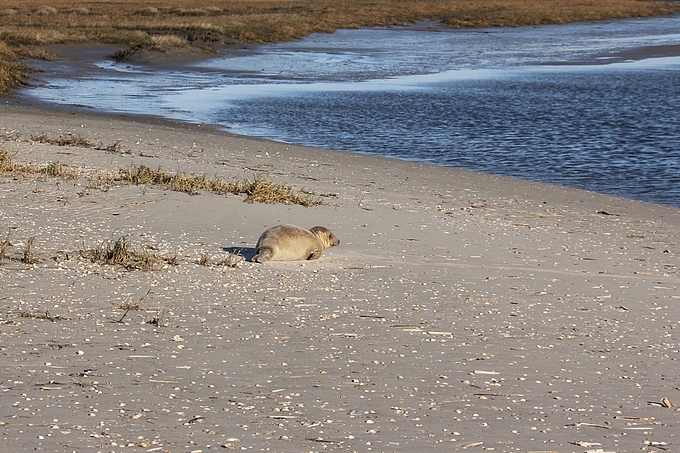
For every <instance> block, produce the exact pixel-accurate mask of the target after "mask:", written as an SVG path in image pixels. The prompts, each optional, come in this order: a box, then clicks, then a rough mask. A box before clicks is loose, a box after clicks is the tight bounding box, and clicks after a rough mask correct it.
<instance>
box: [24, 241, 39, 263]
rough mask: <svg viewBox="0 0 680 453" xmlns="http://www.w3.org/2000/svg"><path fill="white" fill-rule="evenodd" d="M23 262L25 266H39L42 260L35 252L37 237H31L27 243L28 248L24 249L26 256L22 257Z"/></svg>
mask: <svg viewBox="0 0 680 453" xmlns="http://www.w3.org/2000/svg"><path fill="white" fill-rule="evenodd" d="M21 262H22V263H24V264H37V263H39V262H40V258H38V255H37V254H36V251H35V236H33V237H30V238H29V239H28V241H26V247H24V254H23V256H22V257H21Z"/></svg>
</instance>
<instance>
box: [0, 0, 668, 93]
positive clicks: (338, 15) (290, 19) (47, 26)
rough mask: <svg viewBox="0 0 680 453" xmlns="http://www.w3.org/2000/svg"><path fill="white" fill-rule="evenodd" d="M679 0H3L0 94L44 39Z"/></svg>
mask: <svg viewBox="0 0 680 453" xmlns="http://www.w3.org/2000/svg"><path fill="white" fill-rule="evenodd" d="M679 10H680V4H679V3H669V2H664V1H640V0H609V1H606V2H593V1H590V0H567V1H561V2H554V1H552V0H532V1H527V0H503V1H498V0H449V1H441V0H404V1H402V0H375V1H361V2H359V1H345V2H337V1H331V0H314V1H312V0H286V1H279V0H276V1H275V0H243V1H214V0H195V1H191V2H189V1H187V0H168V1H163V2H144V3H140V2H138V1H133V0H120V1H117V2H113V1H102V2H96V3H93V2H87V1H79V0H53V1H51V2H49V5H47V2H45V1H44V0H8V1H5V2H3V4H2V6H1V7H0V95H7V94H9V93H10V92H11V91H12V89H13V88H15V87H16V86H18V85H20V84H22V83H24V82H25V80H26V77H27V76H28V74H29V73H30V72H31V71H33V70H34V69H32V68H31V66H29V65H27V64H26V63H25V62H26V60H30V59H32V58H38V59H50V58H53V55H52V53H51V52H50V51H49V50H48V49H47V48H46V46H49V45H51V44H67V43H71V44H74V43H75V44H78V43H92V42H99V43H107V44H117V45H119V46H120V50H119V51H118V52H117V53H116V58H118V59H121V60H122V59H125V58H126V56H128V55H129V54H130V53H133V52H135V51H136V50H138V49H141V48H143V49H148V50H152V51H159V52H171V51H175V52H177V51H187V50H191V51H194V52H214V51H215V49H216V48H219V47H220V46H223V45H226V44H235V43H265V42H278V41H285V40H292V39H297V38H300V37H303V36H306V35H308V34H310V33H315V32H321V33H332V32H333V31H334V30H336V29H339V28H357V27H366V26H378V25H407V24H411V23H414V22H416V21H422V20H437V21H441V22H442V23H444V24H446V25H447V26H450V27H460V28H462V27H504V26H522V25H540V24H560V23H568V22H578V21H592V20H604V19H614V18H629V17H648V16H658V15H665V14H673V13H674V12H677V11H679Z"/></svg>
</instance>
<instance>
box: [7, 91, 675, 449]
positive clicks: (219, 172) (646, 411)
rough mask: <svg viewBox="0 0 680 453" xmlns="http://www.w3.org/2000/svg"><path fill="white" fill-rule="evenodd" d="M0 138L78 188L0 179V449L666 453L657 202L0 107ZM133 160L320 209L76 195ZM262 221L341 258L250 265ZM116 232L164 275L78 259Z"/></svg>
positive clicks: (668, 315)
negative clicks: (93, 178) (29, 255)
mask: <svg viewBox="0 0 680 453" xmlns="http://www.w3.org/2000/svg"><path fill="white" fill-rule="evenodd" d="M41 134H45V135H46V136H48V137H51V138H54V139H57V138H59V137H60V136H61V137H67V136H69V135H70V136H77V137H82V138H84V139H86V140H87V141H89V142H91V143H95V144H102V145H103V146H101V147H99V148H106V147H110V145H114V144H117V145H116V146H115V149H116V152H109V151H106V150H104V149H95V148H92V147H90V148H76V147H72V146H57V145H52V144H45V143H38V142H36V141H35V140H32V137H36V136H38V135H41ZM0 137H4V141H0V148H1V149H2V150H5V151H7V152H9V153H10V154H11V156H12V159H13V161H17V162H31V163H49V162H55V161H58V162H60V163H63V164H68V165H70V166H73V168H75V169H78V171H79V172H81V173H82V176H80V177H79V178H78V179H77V180H63V179H59V178H54V177H50V178H45V177H43V176H37V175H27V176H26V175H24V176H16V177H13V176H2V177H0V240H2V239H4V238H5V236H6V234H7V233H8V232H9V237H10V242H11V247H9V249H8V255H9V256H8V258H6V259H4V260H2V261H0V301H1V303H0V307H1V309H2V312H1V316H0V353H1V357H2V361H3V363H2V366H1V368H0V369H1V370H2V379H1V380H0V381H1V383H0V432H1V433H2V439H3V440H2V444H3V446H4V447H3V449H5V450H6V451H29V450H31V451H48V452H100V451H101V452H125V451H149V452H151V451H159V452H165V451H167V452H208V451H223V450H247V451H271V452H291V453H293V452H317V451H348V452H354V451H356V452H368V451H375V452H424V451H427V452H430V451H433V452H434V451H473V452H474V451H496V452H559V453H567V452H618V453H624V452H636V451H645V452H655V451H656V452H662V451H678V448H680V447H679V445H680V439H679V437H680V436H679V435H678V433H679V432H680V431H679V429H678V420H679V419H678V416H679V414H680V413H679V412H678V407H680V382H679V379H680V377H679V376H680V364H679V363H678V358H679V357H680V345H679V338H678V335H679V329H680V307H679V305H680V275H679V274H678V265H679V264H680V259H679V254H680V247H679V246H678V241H679V240H680V210H678V209H676V208H671V207H667V206H660V205H654V204H649V203H643V202H637V201H632V200H628V199H623V198H615V197H610V196H605V195H599V194H595V193H591V192H585V191H580V190H576V189H571V188H564V187H557V186H551V185H546V184H538V183H533V182H526V181H521V180H515V179H508V178H502V177H496V176H489V175H484V174H478V173H473V172H467V171H461V170H457V169H452V168H443V167H436V166H432V165H426V164H421V163H413V162H404V161H397V160H390V159H384V158H378V157H372V156H367V155H361V154H355V153H349V152H342V151H328V150H320V149H313V148H305V147H299V146H294V145H288V144H282V143H275V142H270V141H265V140H258V139H251V138H246V137H239V136H234V135H230V134H227V133H224V132H221V131H216V130H214V129H211V128H209V127H202V126H196V125H185V124H179V123H173V122H171V121H161V120H154V119H143V118H133V117H127V116H103V115H94V114H92V115H88V114H84V113H69V112H66V111H58V110H42V109H40V108H36V107H26V106H23V107H22V106H16V105H9V104H3V105H2V106H0ZM131 164H132V165H146V166H148V167H150V168H154V169H155V168H158V167H162V168H164V169H165V170H167V171H171V172H182V173H185V174H187V175H190V174H206V175H207V176H209V177H212V176H215V175H216V176H219V177H222V178H227V179H229V178H242V177H244V176H253V175H263V176H266V177H267V178H270V179H271V180H273V181H275V182H282V183H286V184H291V185H292V186H293V187H295V188H297V189H300V190H303V189H304V190H305V191H307V192H309V193H312V194H316V195H317V196H318V197H319V198H320V199H322V200H323V204H322V205H320V206H315V207H302V206H297V205H285V204H250V203H244V201H243V197H240V196H236V195H229V196H224V195H217V194H213V193H206V192H203V193H200V194H198V195H188V194H186V193H180V192H172V191H168V190H164V188H162V187H141V186H128V185H116V186H113V187H107V188H106V189H103V188H97V187H91V186H90V185H89V183H88V178H87V174H92V172H94V171H116V170H117V169H120V168H124V167H126V166H129V165H131ZM281 223H291V224H296V225H299V226H302V227H305V228H309V227H312V226H314V225H323V226H326V227H328V228H329V229H331V230H332V231H333V232H334V233H335V234H336V235H337V236H338V238H339V239H340V241H341V243H340V245H339V246H337V247H334V248H331V249H328V250H326V251H324V253H323V255H322V256H321V258H320V259H319V260H315V261H298V262H269V263H265V264H258V263H252V262H250V260H249V258H250V257H252V255H253V253H254V249H253V248H254V246H255V243H256V242H257V239H258V237H259V235H260V234H261V233H262V232H263V231H264V230H265V229H266V228H268V227H271V226H273V225H277V224H281ZM122 236H125V237H127V238H128V240H129V242H130V243H131V244H132V245H134V246H135V247H140V248H145V249H146V250H149V251H150V252H151V253H153V254H156V255H159V256H173V255H174V256H176V261H177V262H176V263H175V264H164V265H160V266H157V267H156V268H154V269H152V270H140V269H133V270H127V269H124V268H122V267H120V266H111V265H105V264H100V263H96V262H92V261H91V260H89V259H87V257H86V256H84V254H83V253H82V252H83V251H84V250H88V249H92V248H95V247H97V246H98V245H100V244H101V243H102V242H103V241H107V240H112V239H116V238H119V237H122ZM31 238H34V239H33V242H32V245H33V250H34V253H35V255H36V256H37V258H38V260H39V261H38V262H35V263H24V262H22V261H21V260H20V256H21V254H22V252H23V251H24V250H25V249H26V247H27V244H28V242H29V240H31ZM229 252H234V253H240V254H241V255H242V256H243V258H244V260H243V261H242V262H240V263H239V265H238V266H235V267H229V266H218V265H210V266H206V265H201V264H199V261H200V260H201V257H208V258H209V261H210V262H212V263H217V262H219V261H220V260H222V259H224V258H225V257H227V256H228V254H229ZM135 301H137V302H140V304H139V307H138V309H135V310H129V311H126V310H123V309H121V308H120V306H121V304H125V303H131V302H135ZM673 403H675V404H673ZM676 406H677V407H676Z"/></svg>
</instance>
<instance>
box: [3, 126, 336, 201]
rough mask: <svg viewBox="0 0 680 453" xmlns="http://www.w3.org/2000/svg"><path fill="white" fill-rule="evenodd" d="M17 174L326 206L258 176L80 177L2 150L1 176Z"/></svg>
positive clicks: (160, 173) (139, 169) (143, 169)
mask: <svg viewBox="0 0 680 453" xmlns="http://www.w3.org/2000/svg"><path fill="white" fill-rule="evenodd" d="M32 140H33V141H36V142H40V143H50V144H57V145H62V146H77V147H95V149H99V150H105V151H108V152H120V145H119V142H116V143H115V144H113V145H110V146H108V147H105V146H103V145H97V146H95V145H92V143H90V142H88V141H87V140H85V139H83V138H82V137H77V136H76V137H74V136H68V137H60V138H59V139H50V138H49V137H47V136H45V135H39V136H35V137H32ZM17 174H42V175H44V176H45V177H56V178H61V179H64V180H67V181H69V180H76V179H78V178H79V177H80V176H82V177H88V178H89V179H90V184H89V186H88V188H92V189H93V188H97V187H100V188H101V187H105V186H110V185H112V184H115V183H123V184H130V185H137V186H159V187H162V188H163V189H165V190H172V191H174V192H184V193H187V194H189V195H198V194H199V193H200V192H201V191H202V190H203V191H208V192H213V193H216V194H219V195H227V194H233V195H243V196H244V197H245V198H244V201H245V202H247V203H283V204H296V205H301V206H305V207H311V206H318V205H321V204H323V200H322V199H321V198H320V197H319V196H315V195H314V194H312V193H310V192H309V191H305V190H296V189H295V188H294V187H293V186H292V185H290V184H284V183H276V182H273V181H271V180H270V179H268V178H266V177H264V176H261V175H258V176H253V177H252V178H250V177H245V178H244V179H242V180H238V179H224V178H220V177H217V176H214V177H212V178H209V177H208V176H207V175H205V174H198V175H189V176H187V175H185V174H183V173H180V172H168V171H165V170H163V169H162V168H160V167H159V168H158V169H157V170H152V169H151V168H149V167H147V166H146V165H129V166H127V167H125V168H121V169H119V170H118V172H116V173H114V174H105V173H103V172H101V171H91V172H89V173H88V174H80V173H79V172H78V171H76V169H74V168H73V167H71V166H69V165H66V164H63V163H60V162H50V163H48V164H47V165H45V164H43V165H38V164H32V163H17V162H14V160H13V159H12V156H11V155H10V153H9V152H8V151H6V150H4V149H2V148H0V175H17Z"/></svg>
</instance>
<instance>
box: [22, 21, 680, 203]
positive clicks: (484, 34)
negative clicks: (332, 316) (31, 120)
mask: <svg viewBox="0 0 680 453" xmlns="http://www.w3.org/2000/svg"><path fill="white" fill-rule="evenodd" d="M678 44H680V16H675V17H672V18H660V19H645V20H631V21H614V22H607V23H595V24H593V23H591V24H572V25H563V26H548V27H526V28H517V29H490V30H481V31H480V30H475V31H469V30H464V31H460V30H443V29H441V28H439V27H435V28H428V27H414V28H411V29H382V28H381V29H369V30H344V31H341V32H338V33H336V34H334V35H314V36H311V37H309V38H307V39H305V40H302V41H298V42H294V43H283V44H279V45H274V46H264V47H261V48H257V49H255V51H254V52H250V53H244V54H242V55H236V56H231V57H229V58H220V59H215V60H211V61H208V62H204V63H201V64H199V65H196V66H194V67H192V68H191V71H177V72H165V73H158V72H150V71H148V69H145V68H142V67H130V66H127V67H126V66H114V65H112V64H109V63H106V62H101V63H99V64H98V65H97V67H96V68H95V69H93V72H92V74H91V75H89V76H86V77H83V78H81V79H80V80H76V81H74V80H67V79H65V78H60V77H59V76H58V70H57V71H56V73H55V75H52V76H48V78H46V82H47V83H46V85H45V86H44V87H42V88H40V89H38V90H34V91H33V93H34V95H36V96H39V97H40V98H42V99H52V100H53V101H54V102H66V100H68V102H73V96H77V97H78V102H79V103H81V104H86V105H92V106H96V107H98V108H102V109H105V110H111V111H127V112H137V113H153V114H162V115H165V116H168V117H172V118H179V119H183V120H187V121H194V122H203V123H210V124H215V123H217V124H223V125H225V126H228V127H230V128H231V130H232V131H234V132H238V133H243V134H246V135H254V136H260V137H266V138H272V139H275V140H281V141H286V142H291V143H298V144H304V145H312V146H319V147H326V148H333V149H344V150H353V151H359V152H364V153H373V154H379V155H384V156H392V157H397V158H401V159H407V160H416V161H425V162H430V163H434V164H438V165H447V166H454V167H459V168H465V169H470V170H477V171H482V172H487V173H494V174H500V175H506V176H513V177H519V178H524V179H530V180H536V181H542V182H549V183H555V184H561V185H567V186H574V187H579V188H583V189H588V190H593V191H597V192H602V193H608V194H613V195H619V196H624V197H629V198H635V199H640V200H646V201H652V202H656V203H663V204H669V205H673V206H678V207H680V113H678V112H680V58H678V57H666V58H652V59H645V60H627V59H626V58H625V55H627V54H626V52H630V51H635V50H638V49H640V48H644V47H647V46H657V47H658V46H669V45H678ZM585 62H588V64H584V63H585ZM594 63H597V64H594ZM60 99H63V101H62V100H60Z"/></svg>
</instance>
